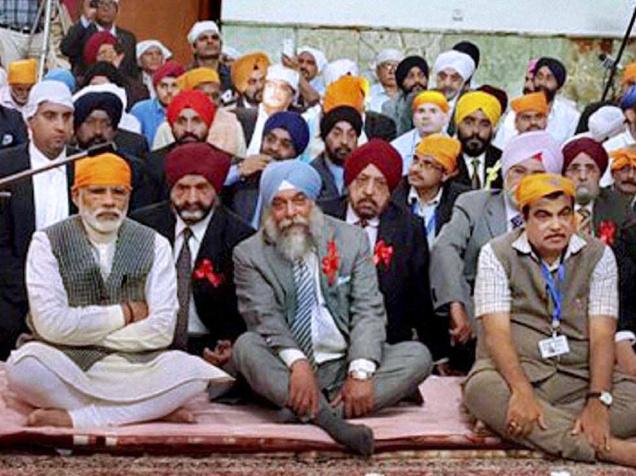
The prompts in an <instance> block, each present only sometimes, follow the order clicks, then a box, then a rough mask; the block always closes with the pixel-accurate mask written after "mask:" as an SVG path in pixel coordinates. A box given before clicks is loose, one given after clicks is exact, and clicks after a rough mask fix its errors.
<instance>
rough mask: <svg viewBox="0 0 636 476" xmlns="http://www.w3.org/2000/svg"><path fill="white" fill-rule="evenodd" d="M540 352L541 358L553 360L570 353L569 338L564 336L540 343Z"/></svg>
mask: <svg viewBox="0 0 636 476" xmlns="http://www.w3.org/2000/svg"><path fill="white" fill-rule="evenodd" d="M539 351H540V352H541V358H543V359H551V358H553V357H558V356H560V355H563V354H567V353H568V352H570V346H569V345H568V338H567V337H566V336H564V335H560V336H552V337H550V338H549V339H543V340H540V341H539Z"/></svg>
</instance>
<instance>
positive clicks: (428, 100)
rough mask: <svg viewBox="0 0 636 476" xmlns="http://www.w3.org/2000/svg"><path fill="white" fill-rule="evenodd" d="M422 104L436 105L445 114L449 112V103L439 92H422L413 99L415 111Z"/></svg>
mask: <svg viewBox="0 0 636 476" xmlns="http://www.w3.org/2000/svg"><path fill="white" fill-rule="evenodd" d="M422 104H435V105H436V106H439V108H440V109H441V110H442V111H444V112H445V113H446V112H448V101H447V100H446V96H444V95H443V94H442V93H440V92H439V91H432V90H431V91H422V92H421V93H419V94H418V95H417V96H415V99H413V110H414V111H415V110H416V109H417V108H418V107H420V106H421V105H422Z"/></svg>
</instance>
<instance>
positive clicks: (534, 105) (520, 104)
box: [510, 91, 548, 115]
mask: <svg viewBox="0 0 636 476" xmlns="http://www.w3.org/2000/svg"><path fill="white" fill-rule="evenodd" d="M510 107H511V108H512V110H513V111H514V112H516V113H517V114H519V113H520V112H527V111H534V112H541V113H543V114H545V115H547V114H548V101H547V99H546V98H545V94H544V93H543V92H541V91H540V92H538V93H530V94H524V95H523V96H519V97H518V98H515V99H513V100H512V101H511V102H510Z"/></svg>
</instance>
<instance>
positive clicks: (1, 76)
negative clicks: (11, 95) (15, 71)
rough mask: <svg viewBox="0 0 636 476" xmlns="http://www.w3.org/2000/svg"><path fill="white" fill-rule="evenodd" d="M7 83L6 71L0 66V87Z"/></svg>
mask: <svg viewBox="0 0 636 476" xmlns="http://www.w3.org/2000/svg"><path fill="white" fill-rule="evenodd" d="M6 85H7V72H6V71H5V70H4V68H3V67H2V66H0V88H2V87H4V86H6Z"/></svg>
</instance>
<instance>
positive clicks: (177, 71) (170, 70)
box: [152, 61, 186, 87]
mask: <svg viewBox="0 0 636 476" xmlns="http://www.w3.org/2000/svg"><path fill="white" fill-rule="evenodd" d="M185 72H186V71H185V68H184V67H183V66H181V65H180V64H179V63H177V62H176V61H166V62H165V63H164V64H163V65H162V66H161V67H160V68H159V69H158V70H157V71H155V73H154V74H153V75H152V85H153V86H154V87H157V84H159V81H161V80H162V79H163V78H167V77H170V78H178V77H179V76H181V75H182V74H183V73H185Z"/></svg>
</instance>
